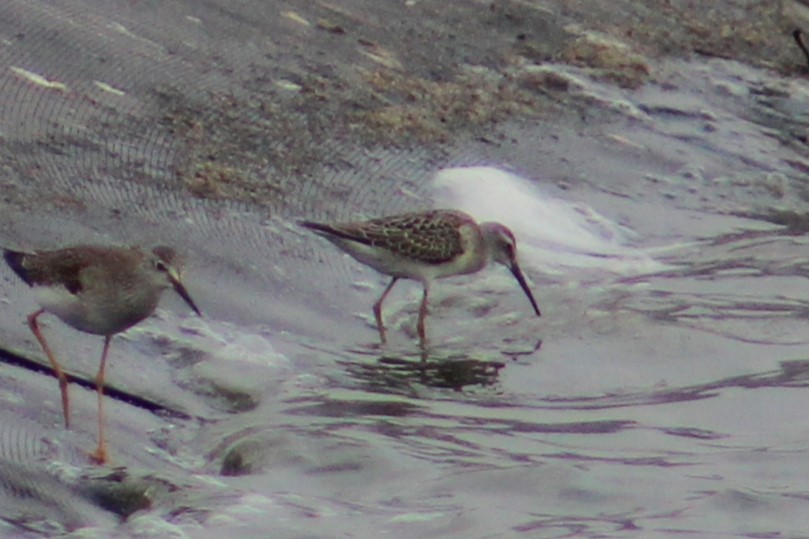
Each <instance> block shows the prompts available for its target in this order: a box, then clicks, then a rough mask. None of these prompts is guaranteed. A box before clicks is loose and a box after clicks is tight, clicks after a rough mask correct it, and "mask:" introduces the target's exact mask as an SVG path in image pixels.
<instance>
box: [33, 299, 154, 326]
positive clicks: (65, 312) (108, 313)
mask: <svg viewBox="0 0 809 539" xmlns="http://www.w3.org/2000/svg"><path fill="white" fill-rule="evenodd" d="M35 292H36V296H37V300H38V301H39V304H40V305H41V306H42V308H43V309H45V310H46V311H48V312H49V313H52V314H55V315H56V316H58V317H59V318H60V319H62V321H63V322H64V323H65V324H67V325H69V326H71V327H73V328H75V329H78V330H79V331H84V332H85V333H92V334H94V335H113V334H115V333H120V332H121V331H124V330H126V329H128V328H130V327H132V326H133V325H135V324H137V323H138V322H140V321H141V320H143V319H144V318H146V317H147V316H149V315H150V314H151V313H152V312H153V311H154V309H155V306H154V305H145V304H144V305H142V306H140V307H142V308H135V307H133V305H131V304H130V305H128V304H125V303H122V302H120V301H118V302H116V301H111V302H105V301H104V299H103V298H101V300H100V301H101V302H102V303H104V305H103V307H101V308H99V306H98V305H97V304H89V303H88V302H87V301H86V300H85V299H84V298H82V297H81V296H80V295H76V294H72V293H70V292H69V291H68V290H66V289H64V288H51V287H37V288H35Z"/></svg>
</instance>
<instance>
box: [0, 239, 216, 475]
mask: <svg viewBox="0 0 809 539" xmlns="http://www.w3.org/2000/svg"><path fill="white" fill-rule="evenodd" d="M3 256H4V258H5V260H6V262H7V263H8V265H9V266H10V267H11V269H12V270H14V272H15V273H16V274H17V275H19V276H20V278H21V279H22V280H23V281H25V282H26V283H27V284H28V285H29V286H31V287H32V289H33V290H34V292H35V295H36V299H37V301H38V302H39V304H40V307H41V308H40V309H39V310H37V311H35V312H33V313H31V314H30V315H29V316H28V325H29V327H30V328H31V331H32V332H33V333H34V336H35V337H36V338H37V341H39V344H40V345H41V346H42V350H43V351H44V352H45V355H46V356H47V357H48V360H49V361H50V363H51V365H52V366H53V370H54V372H55V373H56V377H57V378H58V379H59V389H60V391H61V396H62V412H63V414H64V418H65V426H66V427H68V428H69V427H70V399H69V396H68V387H67V383H68V381H67V377H66V376H65V373H64V372H63V371H62V368H61V367H60V365H59V362H58V361H56V357H55V356H54V355H53V352H52V351H51V349H50V347H49V346H48V343H47V341H46V340H45V337H44V336H43V335H42V332H41V331H40V328H39V324H38V323H37V318H38V317H39V316H40V315H41V314H43V313H45V312H49V313H52V314H55V315H56V316H58V317H59V318H61V319H62V321H63V322H65V323H66V324H67V325H69V326H71V327H73V328H75V329H78V330H79V331H83V332H85V333H91V334H93V335H103V336H104V348H103V351H102V352H101V364H100V366H99V369H98V374H97V375H96V391H97V393H98V448H97V449H96V451H95V452H94V453H93V454H92V458H93V459H94V460H95V461H96V462H98V463H100V464H103V463H105V462H107V461H108V455H107V449H106V445H105V438H104V405H103V398H104V369H105V367H106V362H107V353H108V351H109V346H110V340H111V339H112V336H113V335H115V334H116V333H120V332H122V331H124V330H126V329H128V328H130V327H132V326H133V325H135V324H137V323H138V322H140V321H141V320H143V319H144V318H146V317H148V316H150V315H151V314H152V313H153V312H154V310H155V309H156V308H157V303H158V301H159V299H160V296H161V294H162V293H163V291H164V290H166V289H167V288H171V287H173V288H174V290H176V291H177V293H178V294H179V295H180V297H182V298H183V300H185V302H186V303H187V304H188V305H189V306H190V307H191V309H193V310H194V312H196V313H197V314H198V315H201V313H200V310H199V309H198V308H197V306H196V304H194V301H193V300H192V299H191V296H189V295H188V292H187V291H186V289H185V287H184V286H183V284H182V282H181V281H180V273H179V260H178V257H177V255H176V253H175V251H174V249H172V248H171V247H165V246H158V247H155V248H153V249H151V250H142V249H140V248H138V247H103V246H97V245H78V246H75V247H68V248H65V249H58V250H54V251H38V252H33V253H24V252H19V251H12V250H8V249H6V250H4V253H3Z"/></svg>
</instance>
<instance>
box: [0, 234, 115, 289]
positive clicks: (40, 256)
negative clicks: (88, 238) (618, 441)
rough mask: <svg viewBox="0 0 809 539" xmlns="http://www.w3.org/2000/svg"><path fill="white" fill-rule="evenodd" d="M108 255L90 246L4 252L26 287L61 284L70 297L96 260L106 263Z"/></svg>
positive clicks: (80, 284)
mask: <svg viewBox="0 0 809 539" xmlns="http://www.w3.org/2000/svg"><path fill="white" fill-rule="evenodd" d="M110 254H111V253H110V252H109V250H107V249H104V248H97V247H94V246H81V247H69V248H67V249H58V250H55V251H39V252H36V253H20V252H16V251H6V252H5V254H4V256H5V259H6V262H8V264H9V266H10V267H11V269H13V270H14V272H15V273H16V274H17V275H19V276H20V278H21V279H22V280H23V281H25V282H26V283H27V284H28V285H30V286H53V285H62V286H64V287H65V288H66V289H67V290H68V291H69V292H71V293H72V294H78V293H79V292H81V291H82V290H83V289H84V288H85V286H86V280H85V278H83V277H85V274H86V270H87V268H89V267H92V266H94V265H97V264H98V263H99V260H101V261H102V262H106V259H107V258H109V256H110Z"/></svg>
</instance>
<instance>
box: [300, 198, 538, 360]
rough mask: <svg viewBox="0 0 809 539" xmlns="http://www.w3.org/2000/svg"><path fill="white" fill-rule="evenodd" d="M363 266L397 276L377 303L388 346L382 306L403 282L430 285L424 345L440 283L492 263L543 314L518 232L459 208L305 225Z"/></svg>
mask: <svg viewBox="0 0 809 539" xmlns="http://www.w3.org/2000/svg"><path fill="white" fill-rule="evenodd" d="M300 225H301V226H304V227H306V228H309V229H311V230H314V231H315V232H317V233H318V234H320V235H321V236H323V237H324V238H326V239H327V240H329V241H330V242H332V243H334V244H335V245H336V246H337V247H339V248H340V249H342V250H343V251H345V252H346V253H348V254H349V255H351V256H352V257H354V258H355V259H356V260H358V261H359V262H362V263H363V264H365V265H367V266H371V267H372V268H374V269H375V270H377V271H378V272H380V273H384V274H386V275H390V276H392V277H393V279H392V280H391V282H390V284H388V286H387V287H386V288H385V290H384V291H383V292H382V296H380V298H379V299H378V300H377V302H376V303H374V316H375V317H376V325H377V329H378V330H379V338H380V340H381V341H382V343H383V344H384V343H385V341H386V338H385V333H386V332H385V325H384V324H383V322H382V302H383V301H384V300H385V297H386V296H387V295H388V293H389V292H390V290H391V288H393V285H395V284H396V282H397V281H398V280H399V279H414V280H416V281H420V282H421V283H422V285H423V286H424V295H423V297H422V300H421V307H420V309H419V318H418V325H417V327H418V334H419V341H420V343H421V345H422V347H424V346H425V345H426V343H427V337H426V332H425V329H424V320H425V318H426V317H427V298H428V295H429V291H430V285H431V284H432V282H433V281H434V280H435V279H438V278H441V277H449V276H452V275H464V274H467V273H475V272H477V271H480V270H482V269H483V268H484V267H486V265H487V264H488V263H489V262H490V261H492V260H493V261H495V262H499V263H500V264H503V265H504V266H506V267H507V268H508V269H509V270H511V273H512V274H513V275H514V277H515V278H516V279H517V282H518V283H519V284H520V286H521V287H522V289H523V291H524V292H525V295H526V296H528V300H529V301H530V302H531V306H532V307H533V309H534V312H535V313H536V314H537V316H539V315H540V313H539V306H538V305H537V302H536V300H535V299H534V295H533V294H532V293H531V289H530V288H528V283H526V281H525V277H524V276H523V273H522V271H521V270H520V266H519V264H518V263H517V242H516V240H515V239H514V234H512V233H511V231H510V230H509V229H508V228H506V227H505V226H503V225H501V224H500V223H482V224H478V223H477V222H476V221H475V220H474V219H473V218H472V217H471V216H470V215H467V214H466V213H464V212H461V211H457V210H431V211H425V212H416V213H406V214H403V215H394V216H391V217H382V218H380V219H372V220H370V221H357V222H350V223H314V222H311V221H301V222H300Z"/></svg>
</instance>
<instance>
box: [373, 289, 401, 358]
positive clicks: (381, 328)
mask: <svg viewBox="0 0 809 539" xmlns="http://www.w3.org/2000/svg"><path fill="white" fill-rule="evenodd" d="M398 280H399V278H398V277H394V278H393V279H392V280H391V282H390V284H388V286H387V287H386V288H385V291H384V292H382V295H381V296H379V299H378V300H377V302H376V303H374V316H375V317H376V328H377V329H378V330H379V339H380V340H381V341H382V344H385V343H386V342H387V338H386V335H385V324H384V323H383V322H382V302H383V301H385V298H386V297H387V295H388V293H389V292H390V289H391V288H393V285H395V284H396V281H398Z"/></svg>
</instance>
